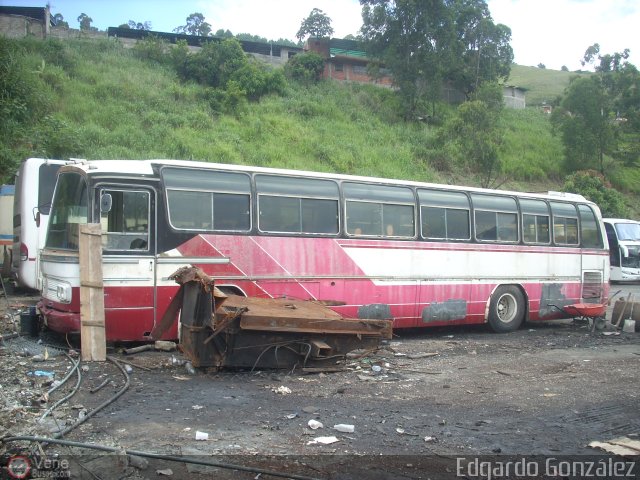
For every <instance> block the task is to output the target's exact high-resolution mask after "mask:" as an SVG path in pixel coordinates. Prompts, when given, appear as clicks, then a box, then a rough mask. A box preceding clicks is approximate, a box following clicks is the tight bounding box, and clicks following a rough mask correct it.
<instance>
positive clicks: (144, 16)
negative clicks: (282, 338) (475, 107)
mask: <svg viewBox="0 0 640 480" xmlns="http://www.w3.org/2000/svg"><path fill="white" fill-rule="evenodd" d="M487 3H488V5H489V10H490V12H491V16H492V17H493V20H494V22H495V23H503V24H505V25H507V26H508V27H510V28H511V35H512V36H511V39H512V41H511V46H512V47H513V50H514V55H515V63H517V64H519V65H528V66H537V65H538V64H544V65H545V66H546V67H547V68H550V69H555V70H559V69H560V68H561V67H562V66H566V67H567V68H568V69H569V70H578V69H581V68H583V67H582V66H581V64H580V60H581V59H582V57H583V56H584V52H585V50H586V49H587V48H588V47H589V46H590V45H593V44H594V43H598V44H600V52H601V53H614V52H622V51H623V50H624V49H625V48H628V49H629V50H630V51H631V56H630V57H629V61H630V62H631V63H633V64H634V65H636V66H637V67H639V68H640V33H639V32H638V31H637V29H638V28H640V1H639V0H487ZM45 4H46V0H41V1H39V0H0V5H4V6H9V5H11V6H38V7H40V6H44V5H45ZM50 4H51V11H52V13H53V14H55V13H61V14H62V15H63V16H64V18H65V20H66V21H67V22H69V25H70V26H71V27H72V28H78V21H77V18H78V16H79V15H80V14H81V13H86V14H87V15H88V16H89V17H91V18H92V19H93V23H92V25H93V26H94V27H97V28H98V29H100V30H106V29H107V28H108V27H117V26H118V25H121V24H123V23H127V22H128V21H129V20H134V21H135V22H147V21H148V22H150V23H151V29H152V30H155V31H161V32H171V31H173V29H174V28H176V27H178V26H180V25H185V24H186V18H187V17H188V16H189V15H190V14H191V13H195V12H199V13H202V14H203V15H204V16H205V20H206V21H207V22H208V23H209V24H211V26H212V31H213V32H215V31H216V30H218V29H224V30H230V31H231V32H232V33H233V34H238V33H250V34H252V35H258V36H261V37H265V38H267V39H269V40H277V39H279V38H287V39H290V40H294V41H295V40H296V38H295V34H296V32H297V31H298V29H299V28H300V23H301V22H302V21H303V20H304V19H305V18H306V17H307V16H308V15H309V13H310V12H311V10H312V9H313V8H319V9H320V10H322V11H323V12H324V13H325V14H327V15H328V16H329V17H330V18H331V26H332V27H333V29H334V31H335V32H334V37H336V38H342V37H345V36H346V35H349V34H353V35H356V34H357V33H358V30H359V28H360V26H361V25H362V17H361V11H362V9H361V7H360V4H359V2H358V1H357V0H50ZM584 68H585V69H586V68H587V67H584Z"/></svg>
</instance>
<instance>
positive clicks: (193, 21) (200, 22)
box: [173, 12, 211, 37]
mask: <svg viewBox="0 0 640 480" xmlns="http://www.w3.org/2000/svg"><path fill="white" fill-rule="evenodd" d="M173 31H174V32H176V33H184V34H186V35H198V36H200V37H208V36H209V35H211V25H210V24H209V23H207V22H205V21H204V15H203V14H201V13H199V12H196V13H192V14H191V15H189V16H188V17H187V24H186V25H182V26H180V27H176V28H174V29H173Z"/></svg>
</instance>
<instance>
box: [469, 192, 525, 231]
mask: <svg viewBox="0 0 640 480" xmlns="http://www.w3.org/2000/svg"><path fill="white" fill-rule="evenodd" d="M471 198H472V200H473V207H474V210H475V212H474V216H475V226H476V239H477V240H485V241H494V242H508V243H515V242H517V241H518V207H517V204H516V200H515V198H513V197H508V196H498V195H485V194H475V193H472V194H471Z"/></svg>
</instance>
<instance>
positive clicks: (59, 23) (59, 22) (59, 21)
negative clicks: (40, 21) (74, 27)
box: [53, 13, 69, 28]
mask: <svg viewBox="0 0 640 480" xmlns="http://www.w3.org/2000/svg"><path fill="white" fill-rule="evenodd" d="M53 23H55V25H56V27H66V28H69V22H65V21H64V17H63V16H62V14H61V13H56V14H55V15H54V16H53Z"/></svg>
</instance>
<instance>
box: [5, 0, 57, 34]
mask: <svg viewBox="0 0 640 480" xmlns="http://www.w3.org/2000/svg"><path fill="white" fill-rule="evenodd" d="M50 28H51V14H50V11H49V7H48V6H47V7H3V6H0V32H1V33H2V35H4V36H5V37H7V38H23V37H27V36H34V37H37V38H47V37H48V36H49V32H50Z"/></svg>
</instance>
